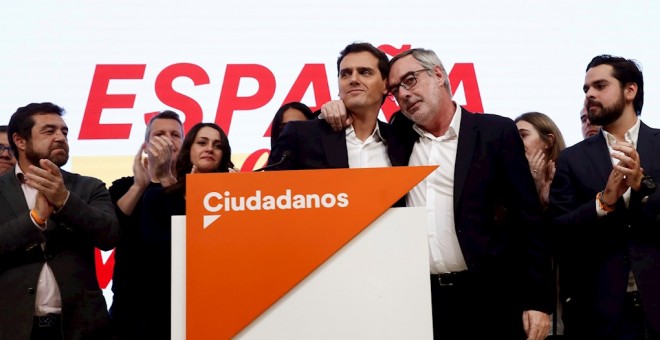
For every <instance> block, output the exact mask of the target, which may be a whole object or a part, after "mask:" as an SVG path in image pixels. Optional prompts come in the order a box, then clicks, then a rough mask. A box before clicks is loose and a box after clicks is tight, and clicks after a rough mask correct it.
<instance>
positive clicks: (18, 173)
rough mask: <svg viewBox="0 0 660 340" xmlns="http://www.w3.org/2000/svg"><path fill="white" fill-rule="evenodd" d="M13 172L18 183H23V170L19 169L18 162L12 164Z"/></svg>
mask: <svg viewBox="0 0 660 340" xmlns="http://www.w3.org/2000/svg"><path fill="white" fill-rule="evenodd" d="M14 174H16V179H17V180H18V182H19V183H21V184H25V174H24V173H23V170H21V167H20V166H18V163H16V165H15V166H14Z"/></svg>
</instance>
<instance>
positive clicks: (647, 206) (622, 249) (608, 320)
mask: <svg viewBox="0 0 660 340" xmlns="http://www.w3.org/2000/svg"><path fill="white" fill-rule="evenodd" d="M583 89H584V92H585V94H586V100H585V105H586V108H587V110H588V118H589V121H591V123H593V124H597V125H602V129H601V132H600V133H598V134H596V135H594V136H592V137H589V138H587V139H585V140H584V141H582V142H580V143H578V144H576V145H574V146H572V147H570V148H567V149H565V150H564V151H563V152H562V154H561V156H560V157H559V159H558V161H557V172H556V174H555V178H554V180H553V182H552V187H551V192H550V207H549V209H550V212H551V214H552V216H554V217H555V228H556V231H557V242H558V247H557V249H558V251H559V278H560V292H561V295H562V296H561V297H562V302H563V303H564V307H563V319H564V325H565V334H566V335H567V336H570V337H571V338H575V339H660V290H659V289H658V287H660V217H659V216H660V194H658V192H657V190H655V183H654V180H653V179H654V178H660V153H658V149H659V148H660V130H657V129H652V128H650V127H648V126H647V125H646V124H644V123H642V122H641V120H640V119H639V117H638V116H639V115H640V114H641V111H642V105H643V103H644V82H643V76H642V72H641V70H640V69H639V67H638V65H637V64H636V62H634V61H632V60H628V59H624V58H621V57H613V56H609V55H601V56H597V57H595V58H593V59H592V60H591V62H590V63H589V65H588V66H587V73H586V76H585V81H584V87H583Z"/></svg>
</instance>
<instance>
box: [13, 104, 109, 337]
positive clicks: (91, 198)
mask: <svg viewBox="0 0 660 340" xmlns="http://www.w3.org/2000/svg"><path fill="white" fill-rule="evenodd" d="M62 112H63V110H62V108H60V107H58V106H57V105H54V104H52V103H33V104H29V105H27V106H24V107H21V108H19V109H18V110H17V111H16V113H14V114H13V115H12V117H11V119H10V122H9V136H10V139H9V140H10V144H11V147H12V150H13V151H14V154H15V155H17V156H18V163H17V166H15V167H14V168H13V169H12V170H11V171H9V172H8V173H6V174H4V175H2V176H1V177H0V306H2V308H0V339H107V338H109V337H110V333H109V318H108V312H107V306H106V303H105V299H104V297H103V293H102V291H101V289H100V288H99V285H98V282H97V279H96V271H95V268H94V247H98V248H100V249H103V250H110V249H112V247H114V245H115V242H116V241H117V236H118V223H117V218H116V216H115V214H114V209H113V207H112V203H111V202H110V195H109V194H108V191H107V190H106V188H105V185H104V184H103V182H101V181H100V180H98V179H96V178H91V177H85V176H80V175H78V174H73V173H69V172H67V171H64V170H61V169H60V167H61V166H62V165H64V164H66V162H67V160H68V158H69V145H68V142H67V133H68V128H67V126H66V124H65V123H64V120H62V117H61V116H62Z"/></svg>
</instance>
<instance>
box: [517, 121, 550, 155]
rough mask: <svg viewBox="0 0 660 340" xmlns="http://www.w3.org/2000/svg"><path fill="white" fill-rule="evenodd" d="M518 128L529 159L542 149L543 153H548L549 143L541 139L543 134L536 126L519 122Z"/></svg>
mask: <svg viewBox="0 0 660 340" xmlns="http://www.w3.org/2000/svg"><path fill="white" fill-rule="evenodd" d="M516 126H518V133H520V138H522V140H523V144H525V155H526V156H527V159H531V157H532V156H534V155H535V154H536V153H537V152H538V151H539V150H541V149H542V150H543V152H546V151H547V149H548V143H546V142H544V141H543V140H542V139H541V134H540V133H539V131H538V130H537V129H536V128H535V127H534V125H532V124H530V123H529V122H527V121H524V120H519V121H518V122H517V123H516Z"/></svg>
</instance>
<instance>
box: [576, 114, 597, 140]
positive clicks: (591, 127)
mask: <svg viewBox="0 0 660 340" xmlns="http://www.w3.org/2000/svg"><path fill="white" fill-rule="evenodd" d="M580 121H581V122H582V137H584V139H587V138H589V137H591V136H593V135H596V134H598V131H600V125H595V124H591V121H590V120H589V117H588V115H587V109H586V108H584V107H583V108H582V110H581V111H580Z"/></svg>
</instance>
